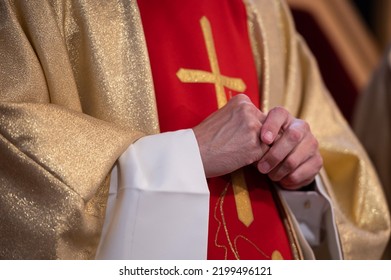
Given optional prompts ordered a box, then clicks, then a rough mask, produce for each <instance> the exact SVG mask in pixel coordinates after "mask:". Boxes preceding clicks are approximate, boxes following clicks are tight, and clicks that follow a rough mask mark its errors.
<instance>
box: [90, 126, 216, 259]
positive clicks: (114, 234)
mask: <svg viewBox="0 0 391 280" xmlns="http://www.w3.org/2000/svg"><path fill="white" fill-rule="evenodd" d="M117 166H118V189H116V178H113V179H112V181H111V190H110V193H111V194H110V197H109V202H108V208H107V215H106V220H105V224H104V229H103V234H102V238H101V244H100V246H99V249H98V253H97V255H96V257H97V258H98V259H205V258H206V254H207V240H208V216H209V190H208V186H207V182H206V179H205V174H204V170H203V167H202V161H201V157H200V154H199V149H198V144H197V141H196V139H195V136H194V133H193V131H192V130H191V129H187V130H180V131H176V132H167V133H161V134H157V135H152V136H147V137H143V138H141V139H140V140H138V141H137V142H135V143H134V144H133V145H131V146H130V147H129V148H128V149H127V150H126V151H125V152H124V153H123V155H122V156H121V157H120V158H119V160H118V165H117ZM112 177H115V172H113V173H112Z"/></svg>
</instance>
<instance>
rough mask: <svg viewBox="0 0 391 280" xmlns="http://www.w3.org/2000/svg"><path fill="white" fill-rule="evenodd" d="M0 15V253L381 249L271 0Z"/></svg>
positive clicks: (340, 129) (371, 215) (341, 253)
mask: <svg viewBox="0 0 391 280" xmlns="http://www.w3.org/2000/svg"><path fill="white" fill-rule="evenodd" d="M0 15H1V17H0V18H1V19H2V20H1V28H0V42H1V44H0V48H1V50H0V56H1V59H0V64H1V68H0V69H1V75H0V79H1V83H0V88H1V90H0V96H1V97H0V98H1V104H0V122H1V125H0V133H1V134H0V135H1V138H0V139H1V141H0V154H1V162H0V167H1V168H0V170H1V171H0V178H1V181H0V182H1V185H0V186H1V190H2V196H1V198H0V199H1V204H0V205H1V225H2V226H1V229H0V231H1V232H0V236H1V237H0V245H1V246H0V248H1V249H0V256H1V258H6V259H37V258H43V259H54V258H58V259H84V258H85V259H88V258H105V259H107V258H114V259H118V258H124V259H125V258H126V259H202V258H209V259H302V258H315V257H318V258H346V259H376V258H379V257H380V255H381V253H382V251H383V249H384V247H385V244H386V242H387V240H388V237H389V230H390V222H389V214H388V209H387V206H386V203H385V200H384V196H383V193H382V190H381V187H380V185H379V182H378V179H377V177H376V174H375V172H374V170H373V168H372V166H371V164H370V162H369V160H368V158H367V155H366V154H365V152H364V151H363V149H362V148H361V146H360V145H359V143H358V141H357V140H356V139H355V137H354V135H353V134H352V133H351V131H350V129H349V127H348V125H347V123H346V122H345V120H344V119H343V118H342V117H341V115H340V113H339V112H338V110H337V108H336V106H335V104H334V103H333V101H332V99H331V98H330V96H329V95H328V93H327V90H325V88H324V86H323V84H322V81H321V79H320V77H319V73H318V71H317V67H316V63H315V62H314V60H313V58H312V56H311V54H310V53H309V52H308V50H307V48H306V46H305V44H304V43H303V41H302V40H301V39H300V37H298V35H297V34H296V33H295V30H294V27H293V24H292V20H291V18H290V15H289V12H288V9H287V7H286V5H285V4H284V3H282V2H278V1H266V0H265V1H263V0H260V1H244V2H242V1H239V0H236V1H227V2H224V3H223V2H218V1H186V3H185V2H184V1H142V0H140V1H137V2H136V1H123V2H120V3H118V2H111V1H106V2H104V3H102V2H90V3H86V2H84V1H76V0H75V1H71V0H69V1H67V0H63V1H55V0H52V1H40V2H33V1H30V2H28V1H25V2H24V1H9V2H6V3H3V4H2V5H1V6H0ZM316 139H317V140H316ZM317 143H319V150H320V153H319V152H318V144H317ZM320 155H321V156H322V158H323V162H324V164H323V167H324V168H322V169H321V170H320V168H321V165H322V160H321V159H320Z"/></svg>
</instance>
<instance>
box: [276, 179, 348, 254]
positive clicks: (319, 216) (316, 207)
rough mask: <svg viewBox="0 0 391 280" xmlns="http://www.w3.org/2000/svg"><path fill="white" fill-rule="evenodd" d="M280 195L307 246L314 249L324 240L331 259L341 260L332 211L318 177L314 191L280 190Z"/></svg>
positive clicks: (329, 201)
mask: <svg viewBox="0 0 391 280" xmlns="http://www.w3.org/2000/svg"><path fill="white" fill-rule="evenodd" d="M280 193H281V195H282V197H283V198H284V199H285V202H286V204H287V205H288V206H289V208H290V211H291V213H292V214H293V216H294V218H295V220H296V222H297V223H298V226H299V228H300V233H301V234H302V235H303V236H304V238H305V240H306V241H307V242H308V244H309V245H310V246H311V247H316V246H319V245H320V244H321V243H322V242H323V241H324V240H323V239H324V238H326V239H327V240H326V241H327V246H328V251H329V253H330V256H331V258H332V259H342V251H341V245H340V241H339V236H338V231H337V226H336V224H335V215H334V210H333V208H332V203H331V200H330V198H329V196H328V195H327V193H326V191H325V189H324V186H323V183H322V181H321V180H320V179H319V177H318V176H317V177H316V179H315V190H314V191H287V190H280ZM322 233H323V234H322ZM323 235H324V236H323Z"/></svg>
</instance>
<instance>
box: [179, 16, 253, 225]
mask: <svg viewBox="0 0 391 280" xmlns="http://www.w3.org/2000/svg"><path fill="white" fill-rule="evenodd" d="M200 24H201V29H202V33H203V36H204V40H205V45H206V50H207V53H208V59H209V63H210V67H211V70H212V71H211V72H208V71H203V70H195V69H183V68H180V69H179V70H178V72H177V73H176V74H177V77H178V78H179V80H180V81H181V82H183V83H210V84H214V85H215V90H216V98H217V106H218V108H221V107H223V106H224V105H225V104H226V103H227V96H226V94H225V90H224V87H226V88H229V89H232V90H235V91H238V92H244V91H245V89H246V84H245V83H244V82H243V80H242V79H240V78H232V77H227V76H224V75H221V73H220V67H219V63H218V60H217V55H216V49H215V45H214V41H213V35H212V28H211V26H210V22H209V20H208V19H207V18H206V17H205V16H204V17H202V18H201V20H200ZM231 177H232V186H233V190H234V194H235V202H236V210H237V213H238V218H239V220H240V221H241V222H242V223H243V224H244V225H246V226H247V227H248V226H250V224H251V223H252V222H253V220H254V215H253V212H252V209H251V201H250V197H249V194H248V189H247V186H246V181H245V178H244V174H243V171H242V170H241V169H240V170H238V171H235V172H233V173H232V174H231Z"/></svg>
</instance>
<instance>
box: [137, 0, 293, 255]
mask: <svg viewBox="0 0 391 280" xmlns="http://www.w3.org/2000/svg"><path fill="white" fill-rule="evenodd" d="M138 4H139V8H140V12H141V18H142V22H143V28H144V32H145V36H146V41H147V46H148V52H149V57H150V61H151V67H152V76H153V79H154V85H155V92H156V99H157V106H158V115H159V123H160V129H161V131H173V130H178V129H183V128H191V127H194V126H195V125H197V124H198V123H200V122H201V121H202V120H204V119H205V118H206V117H207V116H209V115H210V114H211V113H213V112H214V111H216V110H217V109H218V108H221V107H223V106H224V105H225V104H226V103H227V100H228V99H229V98H231V97H232V96H234V95H236V94H238V93H242V92H244V93H246V94H247V95H248V96H249V97H250V98H251V100H252V102H253V103H254V104H255V105H256V106H258V107H259V104H260V96H259V86H258V81H257V75H256V68H255V65H254V59H253V56H252V52H251V46H250V42H249V36H248V31H247V15H246V10H245V7H244V5H243V3H242V1H240V0H237V1H210V0H202V1H200V0H198V1H180V0H178V1H161V0H156V1H150V0H146V1H143V0H139V1H138ZM179 23H180V24H179ZM208 186H209V190H210V217H209V240H208V258H209V259H281V258H283V259H291V258H292V257H293V256H294V257H296V258H298V257H299V254H298V253H297V252H296V251H295V254H294V255H292V251H291V246H290V245H291V244H290V243H291V242H293V240H292V239H290V237H291V236H288V235H287V233H286V230H285V227H284V221H283V217H284V216H283V213H280V212H279V208H278V207H277V204H276V203H275V201H274V199H275V198H276V197H273V193H272V191H271V187H272V186H271V185H270V183H269V182H268V180H267V177H266V176H264V175H262V174H259V173H258V172H257V170H256V169H255V168H254V167H247V168H244V169H243V170H242V169H241V170H237V171H236V172H234V173H233V174H231V175H227V176H222V177H218V178H210V179H208ZM292 247H293V248H296V247H297V246H292Z"/></svg>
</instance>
